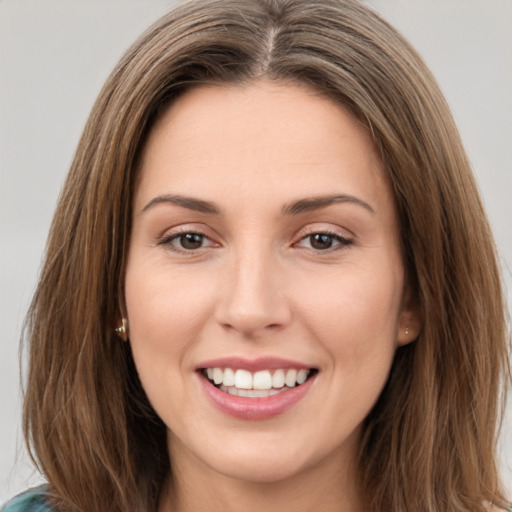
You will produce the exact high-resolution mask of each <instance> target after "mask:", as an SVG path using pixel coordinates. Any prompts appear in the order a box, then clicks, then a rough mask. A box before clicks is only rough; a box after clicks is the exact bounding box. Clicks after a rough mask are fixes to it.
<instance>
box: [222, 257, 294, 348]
mask: <svg viewBox="0 0 512 512" xmlns="http://www.w3.org/2000/svg"><path fill="white" fill-rule="evenodd" d="M223 274H224V275H222V276H220V277H221V281H222V284H221V285H220V288H221V297H220V300H219V302H218V303H217V310H216V318H217V321H218V322H219V323H220V324H221V325H222V326H223V328H225V329H227V330H230V331H234V332H237V333H238V334H240V335H242V336H243V337H245V338H251V339H256V338H261V337H263V336H265V335H266V334H268V333H270V332H275V331H279V330H281V329H283V328H285V327H286V326H287V325H288V324H289V323H290V321H291V318H292V312H291V308H290V303H289V301H288V300H287V294H286V287H285V276H284V272H283V269H282V268H281V267H280V264H279V261H278V258H277V257H276V256H273V255H271V254H268V253H267V254H265V253H264V252H263V251H243V252H240V253H239V254H237V255H236V256H235V257H234V258H233V261H232V262H231V263H230V265H228V266H227V267H226V272H225V273H223Z"/></svg>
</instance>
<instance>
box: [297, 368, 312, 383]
mask: <svg viewBox="0 0 512 512" xmlns="http://www.w3.org/2000/svg"><path fill="white" fill-rule="evenodd" d="M308 374H309V371H308V370H299V373H297V383H298V384H304V382H306V379H307V378H308Z"/></svg>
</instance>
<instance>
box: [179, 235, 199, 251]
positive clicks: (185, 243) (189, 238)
mask: <svg viewBox="0 0 512 512" xmlns="http://www.w3.org/2000/svg"><path fill="white" fill-rule="evenodd" d="M180 242H181V246H182V247H183V248H184V249H199V248H200V247H201V244H202V243H203V236H202V235H198V234H196V233H186V234H185V235H181V237H180Z"/></svg>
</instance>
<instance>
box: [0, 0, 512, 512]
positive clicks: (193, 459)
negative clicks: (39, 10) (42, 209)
mask: <svg viewBox="0 0 512 512" xmlns="http://www.w3.org/2000/svg"><path fill="white" fill-rule="evenodd" d="M27 337H28V339H29V341H30V371H29V382H28V387H27V396H26V403H25V428H26V436H27V439H28V440H29V443H30V446H31V449H32V450H33V451H32V453H33V454H34V458H35V459H36V460H37V461H38V463H39V466H40V468H41V470H42V471H43V473H44V474H45V476H46V477H47V478H48V482H49V484H48V486H47V487H46V488H44V489H41V490H38V491H36V493H35V494H34V493H32V494H30V495H25V496H24V497H23V498H22V499H23V500H25V509H23V508H22V510H31V508H30V507H31V506H34V507H37V506H40V507H46V508H48V509H51V510H56V511H60V510H62V511H64V510H95V511H96V510H119V511H121V510H137V511H139V510H140V511H147V510H159V511H166V510H175V511H187V510H201V509H208V510H216V509H219V510H220V509H222V510H230V509H236V510H247V511H250V510H261V509H266V510H273V509H275V510H278V509H279V510H283V509H284V510H286V509H288V508H290V509H292V508H293V510H340V511H343V510H347V511H348V510H350V511H359V510H372V511H383V510H386V511H387V510H396V511H406V510H407V511H409V510H419V511H438V510H443V511H456V510H457V511H460V510H466V511H477V510H491V509H493V508H494V509H496V510H500V509H506V507H507V504H506V503H505V499H504V497H503V493H502V491H501V488H500V483H499V478H498V475H497V471H496V464H495V444H496V435H497V429H496V425H497V421H498V415H499V406H500V402H499V392H500V381H501V379H503V378H504V377H506V375H507V371H508V367H507V356H506V336H505V320H504V307H503V301H502V297H501V291H500V282H499V275H498V270H497V266H496V257H495V254H494V248H493V242H492V237H491V235H490V232H489V228H488V226H487V223H486V221H485V216H484V214H483V211H482V207H481V204H480V201H479V198H478V195H477V192H476V188H475V185H474V182H473V178H472V176H471V172H470V169H469V164H468V162H467V159H466V157H465V155H464V152H463V149H462V146H461V143H460V140H459V137H458V134H457V131H456V128H455V126H454V124H453V121H452V119H451V116H450V114H449V111H448V109H447V106H446V104H445V102H444V100H443V98H442V95H441V93H440V92H439V90H438V88H437V86H436V84H435V82H434V80H433V78H432V77H431V75H430V73H429V72H428V70H427V69H426V67H425V66H424V64H423V63H422V61H421V59H420V58H419V57H418V56H417V55H416V54H415V52H414V51H413V50H412V49H411V48H410V47H409V46H408V44H407V43H406V42H405V41H404V40H403V39H402V38H401V37H400V36H399V35H398V34H397V33H396V32H395V31H394V30H393V29H392V28H391V27H389V25H387V24H386V23H385V22H384V21H382V20H381V19H380V18H378V17H377V16H376V15H375V14H374V13H372V12H371V11H369V10H368V9H367V8H365V7H363V6H361V5H360V4H359V3H356V2H353V1H351V0H348V1H334V0H333V1H323V2H321V3H316V2H308V1H300V2H298V1H286V0H283V1H270V0H268V1H264V0H262V1H257V2H255V1H253V0H251V1H249V0H247V1H243V0H237V1H232V0H230V1H228V0H218V1H203V2H192V3H189V4H186V5H184V6H183V7H181V8H179V9H177V10H175V11H173V12H171V13H170V14H169V15H167V16H165V17H164V18H162V20H160V21H159V22H158V23H157V24H156V25H154V26H153V27H152V28H151V29H150V30H149V31H148V32H147V33H146V34H145V35H144V36H143V37H142V38H141V39H140V40H139V41H138V42H137V43H136V44H135V45H134V46H133V47H132V48H131V49H130V50H129V51H128V53H127V54H126V55H125V57H124V58H123V59H122V61H121V62H120V63H119V65H118V66H117V68H116V69H115V70H114V72H113V74H112V75H111V77H110V79H109V80H108V82H107V84H106V85H105V88H104V89H103V92H102V93H101V95H100V98H99V99H98V101H97V103H96V105H95V107H94V109H93V112H92V114H91V117H90V119H89V122H88V124H87V126H86V128H85V130H84V135H83V137H82V139H81V142H80V145H79V148H78V150H77V154H76V157H75V160H74V162H73V165H72V168H71V171H70V174H69V177H68V180H67V182H66V185H65V187H64V190H63V193H62V197H61V200H60V203H59V206H58V208H57V212H56V215H55V218H54V222H53V226H52V230H51V233H50V239H49V245H48V250H47V256H46V262H45V265H44V267H43V271H42V275H41V279H40V284H39V286H38V289H37V291H36V294H35V297H34V301H33V304H32V307H31V310H30V314H29V319H28V324H27ZM13 507H16V505H12V506H10V507H9V506H8V507H7V510H15V508H13Z"/></svg>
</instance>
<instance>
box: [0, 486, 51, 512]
mask: <svg viewBox="0 0 512 512" xmlns="http://www.w3.org/2000/svg"><path fill="white" fill-rule="evenodd" d="M45 495H46V493H45V487H36V488H35V489H30V490H28V491H25V492H24V493H22V494H19V495H18V496H16V497H15V498H13V499H12V500H11V501H8V502H7V503H6V504H5V505H4V506H3V507H1V508H0V512H52V509H51V508H50V506H49V505H48V504H47V503H46V500H45Z"/></svg>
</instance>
